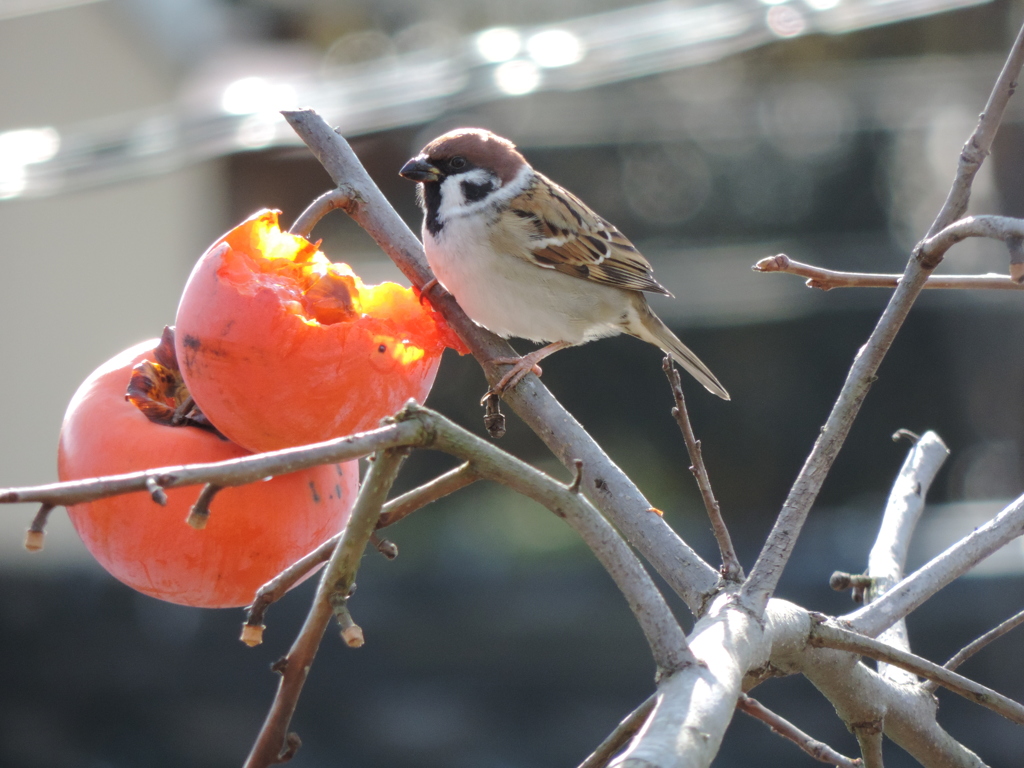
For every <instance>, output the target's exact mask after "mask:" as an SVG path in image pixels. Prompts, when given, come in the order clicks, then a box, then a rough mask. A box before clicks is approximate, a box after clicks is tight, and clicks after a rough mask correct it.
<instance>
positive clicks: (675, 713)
mask: <svg viewBox="0 0 1024 768" xmlns="http://www.w3.org/2000/svg"><path fill="white" fill-rule="evenodd" d="M764 630H765V628H764V626H763V625H762V624H761V622H760V621H759V620H758V618H757V617H755V616H754V615H753V614H752V613H751V612H750V611H748V610H747V609H746V608H744V607H743V606H742V604H740V603H739V602H738V601H737V599H736V596H735V594H730V593H728V592H725V593H722V594H720V595H718V596H717V597H716V598H715V599H714V600H713V601H712V603H711V605H710V607H709V608H708V611H707V612H706V613H705V614H704V616H702V617H701V618H700V619H699V620H698V622H697V624H696V626H694V628H693V631H692V632H691V633H690V648H691V649H692V650H693V653H694V655H695V656H696V657H697V658H698V659H700V664H699V665H695V666H692V667H689V668H686V669H682V670H680V671H678V672H676V673H675V674H672V675H669V676H668V677H666V678H664V679H662V680H661V681H660V682H659V683H658V691H657V694H656V697H657V698H656V704H655V707H654V711H653V712H652V713H651V716H650V718H649V719H648V720H647V723H646V724H645V725H644V728H643V729H642V730H641V731H640V732H639V733H638V734H637V736H636V738H634V739H633V743H632V744H630V746H629V748H628V749H627V750H626V751H625V752H623V753H622V754H621V755H619V756H618V757H617V758H615V760H613V761H612V763H611V766H614V767H615V768H680V767H681V766H687V767H688V768H689V767H690V766H694V767H696V766H709V765H710V764H711V761H712V760H713V759H714V757H715V755H716V754H717V753H718V749H719V747H720V746H721V743H722V738H723V736H724V734H725V730H726V728H727V727H728V725H729V722H730V721H731V719H732V716H733V714H734V713H735V711H736V702H737V700H738V698H739V696H740V693H741V692H742V691H741V685H742V682H743V676H744V673H745V672H746V671H747V670H748V669H750V668H752V667H754V666H758V665H759V664H763V663H765V662H766V661H767V644H766V642H765V640H766V635H765V631H764Z"/></svg>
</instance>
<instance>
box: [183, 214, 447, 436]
mask: <svg viewBox="0 0 1024 768" xmlns="http://www.w3.org/2000/svg"><path fill="white" fill-rule="evenodd" d="M277 216H278V214H277V212H276V211H269V210H268V211H261V212H259V213H257V214H255V215H254V216H252V217H250V218H249V219H248V220H246V221H244V222H242V223H241V224H240V225H238V226H237V227H235V228H234V229H233V230H231V231H230V232H228V233H227V234H226V235H224V236H223V237H222V238H221V239H220V240H218V241H217V242H216V243H214V244H213V245H212V246H211V247H210V249H209V250H208V251H207V252H206V253H205V254H204V255H203V256H202V258H200V260H199V263H198V264H196V266H195V269H194V270H193V271H192V275H191V276H190V277H189V279H188V284H187V285H186V286H185V291H184V293H183V295H182V297H181V303H180V304H179V306H178V315H177V320H176V327H177V340H176V344H177V352H178V360H179V361H180V363H181V370H182V375H183V377H184V379H185V382H186V384H188V388H189V390H190V391H191V393H192V396H193V397H194V398H195V400H196V402H197V403H198V404H199V406H200V407H201V408H202V410H203V412H204V413H205V414H206V416H207V417H208V418H209V419H210V421H211V422H212V423H213V424H214V425H215V426H216V427H217V429H219V430H220V431H221V432H223V433H224V434H225V435H227V436H228V437H229V438H230V439H231V440H233V441H234V442H236V443H238V444H239V445H242V446H244V447H246V448H248V449H249V450H252V451H269V450H276V449H279V448H285V447H289V446H294V445H302V444H305V443H312V442H319V441H321V440H329V439H331V438H335V437H340V436H342V435H347V434H352V433H354V432H359V431H363V430H366V429H373V428H376V427H377V426H378V425H379V422H380V419H381V418H383V417H384V416H387V415H389V414H392V413H394V412H396V411H397V410H398V409H399V408H401V406H402V405H403V404H404V403H405V402H406V401H407V400H408V399H409V398H414V399H416V400H418V401H420V402H422V401H423V400H424V399H425V398H426V396H427V393H428V392H429V391H430V387H431V385H432V384H433V381H434V376H435V374H436V373H437V367H438V364H439V362H440V358H441V353H442V352H443V350H444V348H445V346H446V345H448V344H449V342H452V340H453V339H454V337H453V336H452V335H451V331H449V330H448V328H447V326H444V325H443V323H439V322H438V320H437V319H436V317H435V314H434V313H433V312H432V311H431V310H430V309H429V307H425V306H423V305H422V304H421V303H420V301H419V299H418V297H417V296H416V294H415V293H414V292H413V291H412V290H411V289H409V288H403V287H401V286H399V285H396V284H395V283H382V284H380V285H373V286H368V285H364V284H363V281H362V280H360V279H359V277H358V276H357V275H356V274H355V273H354V272H353V271H352V269H351V268H350V267H349V266H348V265H346V264H340V263H332V262H331V261H329V260H328V259H327V257H326V256H324V254H322V253H321V252H320V251H319V244H318V243H310V242H309V241H308V240H306V239H305V238H303V237H299V236H297V235H293V234H290V233H288V232H282V231H281V230H280V228H279V226H278V221H277ZM452 343H455V344H457V343H458V342H457V341H456V342H452Z"/></svg>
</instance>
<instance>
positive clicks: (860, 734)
mask: <svg viewBox="0 0 1024 768" xmlns="http://www.w3.org/2000/svg"><path fill="white" fill-rule="evenodd" d="M853 735H854V736H856V737H857V744H858V746H859V747H860V755H861V762H862V763H863V765H864V768H884V765H883V763H882V724H881V723H878V722H871V723H855V724H854V726H853Z"/></svg>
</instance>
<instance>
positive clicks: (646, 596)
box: [396, 401, 697, 675]
mask: <svg viewBox="0 0 1024 768" xmlns="http://www.w3.org/2000/svg"><path fill="white" fill-rule="evenodd" d="M396 418H400V419H407V420H413V421H419V422H420V423H421V424H422V425H423V428H424V429H425V430H426V431H427V432H428V433H429V434H430V435H431V447H432V448H435V449H437V450H440V451H444V452H446V453H450V454H451V455H453V456H457V457H459V458H462V459H466V460H468V461H472V463H473V466H474V468H475V469H476V471H477V472H479V474H480V476H481V477H484V478H487V479H488V480H494V481H496V482H499V483H501V484H502V485H506V486H508V487H509V488H511V489H512V490H514V491H518V492H519V493H521V494H523V495H524V496H528V497H529V498H531V499H533V500H534V501H536V502H537V503H539V504H541V505H543V506H545V507H547V508H548V509H550V510H551V511H552V512H554V513H555V514H556V515H557V516H558V517H561V518H562V519H563V520H565V521H566V522H567V523H568V524H569V526H570V527H571V528H572V529H573V530H574V531H576V532H577V533H578V534H579V535H580V537H581V538H582V539H583V541H584V542H585V543H586V544H587V546H588V547H590V549H591V551H593V553H594V555H595V556H596V557H597V559H598V560H599V561H600V563H601V565H603V566H604V568H605V570H606V571H608V574H609V575H610V576H611V577H612V579H613V580H614V581H615V584H616V585H617V586H618V588H619V589H620V590H621V591H622V593H623V594H624V595H625V596H626V601H627V602H628V604H629V607H630V609H631V610H632V611H633V615H634V617H636V620H637V622H638V623H639V624H640V628H641V629H642V630H643V632H644V636H645V637H646V638H647V642H648V644H649V645H650V647H651V653H652V655H653V656H654V661H655V663H656V664H657V666H658V670H659V675H660V674H667V673H671V672H673V671H674V670H678V669H682V668H684V667H688V666H692V665H695V664H696V663H697V660H696V659H695V658H694V656H693V654H692V653H691V652H690V649H689V647H688V646H687V644H686V637H685V635H684V634H683V631H682V629H681V628H680V627H679V623H678V622H677V621H676V619H675V617H674V616H673V615H672V611H671V609H669V607H668V604H667V603H666V602H665V598H664V597H662V595H661V592H659V591H658V588H657V586H655V584H654V581H653V580H652V579H651V577H650V575H649V574H648V573H647V571H646V570H644V567H643V564H642V563H641V562H640V561H639V560H638V559H637V557H636V556H635V555H634V554H633V551H632V550H631V549H630V548H629V545H627V544H626V542H625V541H623V540H622V537H621V536H619V534H618V532H617V531H616V530H615V529H614V528H613V527H612V526H611V525H610V524H609V523H608V521H607V520H605V518H604V517H603V516H602V515H601V514H600V513H599V512H598V511H597V510H596V509H594V507H593V506H591V504H590V502H589V501H587V499H586V498H585V497H584V496H582V495H581V494H579V493H573V492H572V491H571V490H570V489H569V488H567V487H566V486H564V485H562V484H561V483H559V482H557V481H555V480H553V479H552V478H550V477H548V476H547V475H545V474H544V473H542V472H541V471H540V470H538V469H535V468H534V467H532V466H530V465H529V464H527V463H526V462H524V461H521V460H520V459H517V458H515V457H514V456H511V455H509V454H507V453H505V452H504V451H502V450H500V449H498V448H496V447H495V446H493V445H491V444H490V443H488V442H486V441H484V440H482V439H481V438H479V437H477V436H476V435H473V434H471V433H470V432H467V431H466V430H464V429H462V428H461V427H458V426H456V425H455V424H453V423H452V422H450V421H448V420H447V419H445V418H444V417H443V416H440V415H439V414H436V413H434V412H433V411H430V410H428V409H426V408H424V407H422V406H420V405H417V404H416V403H415V402H413V401H410V402H409V403H408V404H407V405H406V408H405V410H404V411H403V412H402V413H401V414H399V415H398V416H397V417H396ZM648 514H649V513H648ZM650 516H651V517H654V516H655V515H650Z"/></svg>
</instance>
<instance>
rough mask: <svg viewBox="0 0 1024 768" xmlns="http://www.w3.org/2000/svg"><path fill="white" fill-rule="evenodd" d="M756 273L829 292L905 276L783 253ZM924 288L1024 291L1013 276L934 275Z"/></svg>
mask: <svg viewBox="0 0 1024 768" xmlns="http://www.w3.org/2000/svg"><path fill="white" fill-rule="evenodd" d="M751 269H753V270H754V271H755V272H780V273H786V274H790V275H799V276H800V277H806V278H807V283H806V285H807V287H808V288H819V289H820V290H823V291H830V290H832V289H833V288H895V287H896V286H897V285H899V283H900V280H902V279H903V275H884V274H879V273H872V272H841V271H837V270H832V269H825V268H824V267H815V266H813V265H812V264H804V263H803V262H800V261H796V260H795V259H791V258H789V256H787V255H786V254H784V253H780V254H778V255H776V256H768V257H766V258H763V259H761V260H760V261H759V262H757V263H756V264H755V265H754V266H753V267H751ZM923 287H924V288H925V289H929V288H931V289H946V290H950V289H961V290H964V289H972V290H989V291H993V290H1009V291H1021V290H1024V284H1021V283H1020V282H1019V281H1018V280H1016V279H1015V278H1014V277H1013V275H1010V276H1007V275H996V274H988V275H931V276H930V277H929V278H928V279H927V280H926V281H925V283H924V286H923Z"/></svg>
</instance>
